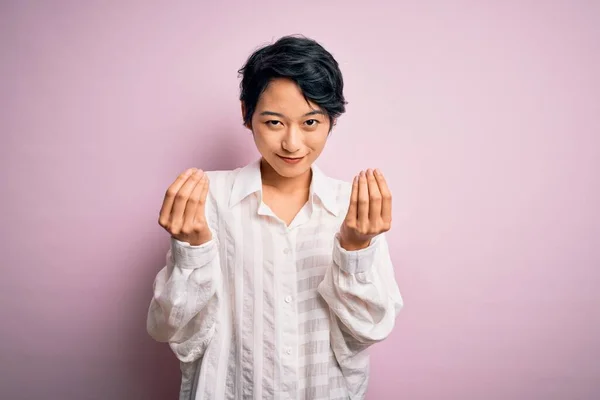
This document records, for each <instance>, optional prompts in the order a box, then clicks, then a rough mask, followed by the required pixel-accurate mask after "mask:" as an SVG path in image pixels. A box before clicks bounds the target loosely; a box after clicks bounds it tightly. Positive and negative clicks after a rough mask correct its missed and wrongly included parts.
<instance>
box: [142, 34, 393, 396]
mask: <svg viewBox="0 0 600 400" xmlns="http://www.w3.org/2000/svg"><path fill="white" fill-rule="evenodd" d="M240 73H241V74H242V75H243V78H242V82H241V85H240V86H241V96H240V98H241V108H242V117H243V120H244V125H245V126H246V127H247V128H248V129H249V130H250V131H251V132H252V134H253V136H254V142H255V143H256V146H257V148H258V151H259V152H260V154H261V156H262V157H261V158H260V160H257V161H256V162H253V163H251V164H250V165H247V166H245V167H243V168H238V169H236V170H233V171H210V172H209V171H202V170H200V169H196V168H191V169H188V170H187V171H185V172H184V173H182V174H181V175H180V176H179V177H178V178H177V179H176V180H175V182H173V184H172V185H171V186H170V187H169V188H168V190H167V193H166V195H165V198H164V202H163V205H162V209H161V210H160V217H159V223H160V225H161V226H162V227H163V228H164V229H165V230H167V232H169V233H170V234H171V248H170V250H169V252H168V253H167V260H166V263H167V265H166V266H165V267H164V268H163V269H162V270H161V271H160V272H159V273H158V275H157V277H156V280H155V283H154V297H153V298H152V302H151V304H150V309H149V312H148V324H147V325H148V326H147V327H148V332H149V333H150V335H151V336H152V337H153V338H154V339H156V340H158V341H161V342H168V343H169V345H170V346H171V349H172V350H173V352H174V353H175V355H176V356H177V358H178V359H179V360H180V362H181V371H182V384H181V392H180V399H182V400H183V399H185V400H189V399H215V400H221V399H348V398H351V399H363V398H364V396H365V392H366V390H367V381H368V375H369V356H368V353H367V351H366V350H367V348H368V347H369V346H370V345H372V344H373V343H376V342H379V341H381V340H383V339H385V338H386V337H387V336H388V335H389V334H390V332H391V330H392V328H393V327H394V321H395V318H396V315H397V313H398V311H399V310H400V308H401V307H402V299H401V297H400V292H399V290H398V287H397V284H396V281H395V278H394V271H393V267H392V263H391V261H390V256H389V252H388V245H387V242H386V238H385V235H384V232H386V231H387V230H389V229H390V226H391V221H392V200H391V194H390V191H389V188H388V186H387V185H386V181H385V179H384V176H383V174H382V173H381V172H380V171H378V170H375V171H373V170H371V169H368V170H366V171H361V172H360V173H358V174H357V175H356V176H355V177H354V181H353V183H351V184H350V183H346V182H342V181H339V180H336V179H332V178H329V177H327V176H325V174H324V173H323V172H322V171H321V170H320V169H319V168H318V167H317V166H316V165H315V164H314V162H315V161H316V159H317V158H318V157H319V154H321V151H322V150H323V148H324V146H325V143H326V142H327V137H328V135H329V133H330V131H331V129H332V127H333V125H335V121H336V119H337V118H338V117H339V116H340V115H341V114H342V113H343V112H344V111H345V106H344V105H345V100H344V96H343V80H342V75H341V72H340V70H339V68H338V63H337V62H336V60H335V59H334V58H333V57H332V55H331V54H330V53H329V52H327V51H326V50H325V49H324V48H323V47H321V46H320V45H319V44H318V43H316V42H315V41H313V40H310V39H307V38H304V37H296V36H287V37H283V38H281V39H280V40H278V41H277V42H275V43H274V44H272V45H269V46H266V47H264V48H262V49H260V50H258V51H256V52H255V53H254V54H252V56H250V58H249V59H248V61H247V63H246V65H245V66H244V67H243V68H242V69H241V70H240ZM209 182H210V187H209Z"/></svg>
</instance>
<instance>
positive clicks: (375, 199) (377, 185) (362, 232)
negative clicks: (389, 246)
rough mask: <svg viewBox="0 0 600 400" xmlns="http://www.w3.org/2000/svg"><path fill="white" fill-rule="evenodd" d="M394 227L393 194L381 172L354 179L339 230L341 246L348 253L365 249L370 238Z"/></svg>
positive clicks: (364, 174) (368, 171)
mask: <svg viewBox="0 0 600 400" xmlns="http://www.w3.org/2000/svg"><path fill="white" fill-rule="evenodd" d="M391 227H392V194H391V192H390V190H389V188H388V186H387V183H386V181H385V178H384V177H383V174H382V173H381V171H379V170H378V169H376V170H375V172H373V170H371V169H368V170H367V171H366V173H365V171H361V172H360V174H359V175H357V176H355V177H354V181H353V183H352V195H351V196H350V207H349V208H348V214H346V218H345V219H344V223H343V224H342V227H341V228H340V245H341V246H342V247H343V248H344V249H346V250H349V251H353V250H360V249H364V248H366V247H368V246H369V244H370V243H371V239H373V238H374V237H375V236H377V235H379V234H380V233H383V232H387V231H389V230H390V228H391Z"/></svg>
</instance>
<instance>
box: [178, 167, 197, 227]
mask: <svg viewBox="0 0 600 400" xmlns="http://www.w3.org/2000/svg"><path fill="white" fill-rule="evenodd" d="M202 175H204V172H203V171H202V170H201V169H199V170H197V171H196V172H194V173H193V174H192V175H191V176H190V177H189V178H188V180H187V181H186V182H185V183H184V184H183V186H182V187H181V189H179V191H178V192H177V195H175V202H174V203H173V210H172V211H171V226H172V229H173V230H174V231H177V230H179V229H180V228H181V226H182V225H183V216H184V212H185V207H186V205H187V202H188V199H189V198H190V195H191V194H192V191H193V190H194V188H195V187H196V185H197V184H198V182H200V178H202Z"/></svg>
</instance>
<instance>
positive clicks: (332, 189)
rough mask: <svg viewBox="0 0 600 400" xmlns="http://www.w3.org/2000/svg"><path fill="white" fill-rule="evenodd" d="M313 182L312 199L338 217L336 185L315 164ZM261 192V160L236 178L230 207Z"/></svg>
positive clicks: (244, 169)
mask: <svg viewBox="0 0 600 400" xmlns="http://www.w3.org/2000/svg"><path fill="white" fill-rule="evenodd" d="M311 169H312V180H311V183H310V198H311V199H312V197H313V196H314V195H316V197H318V198H319V200H321V202H322V203H323V206H324V207H325V208H326V209H327V210H328V211H329V212H330V213H332V214H333V215H336V216H337V215H338V212H339V207H338V205H337V201H336V185H335V182H334V181H332V180H331V179H330V178H329V177H328V176H326V175H325V174H324V173H323V171H321V169H320V168H319V167H317V166H316V165H315V164H313V165H312V166H311ZM256 192H261V194H262V178H261V175H260V159H258V160H256V161H253V162H252V163H250V164H248V165H246V166H245V167H243V168H242V169H241V170H240V172H238V174H237V175H236V177H235V180H234V182H233V187H232V189H231V194H230V196H229V207H233V206H235V205H236V204H238V203H239V202H240V201H242V200H243V199H245V198H246V197H248V196H249V195H251V194H252V193H256Z"/></svg>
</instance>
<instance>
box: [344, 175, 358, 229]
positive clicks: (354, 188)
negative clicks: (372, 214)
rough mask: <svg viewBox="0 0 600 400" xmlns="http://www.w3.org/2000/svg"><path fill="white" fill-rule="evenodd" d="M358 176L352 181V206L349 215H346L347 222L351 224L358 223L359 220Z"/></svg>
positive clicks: (349, 208)
mask: <svg viewBox="0 0 600 400" xmlns="http://www.w3.org/2000/svg"><path fill="white" fill-rule="evenodd" d="M357 213H358V175H356V176H355V177H354V180H353V181H352V193H351V194H350V206H349V207H348V213H347V214H346V221H348V222H349V223H352V224H354V223H356V219H357V218H358V214H357Z"/></svg>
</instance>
